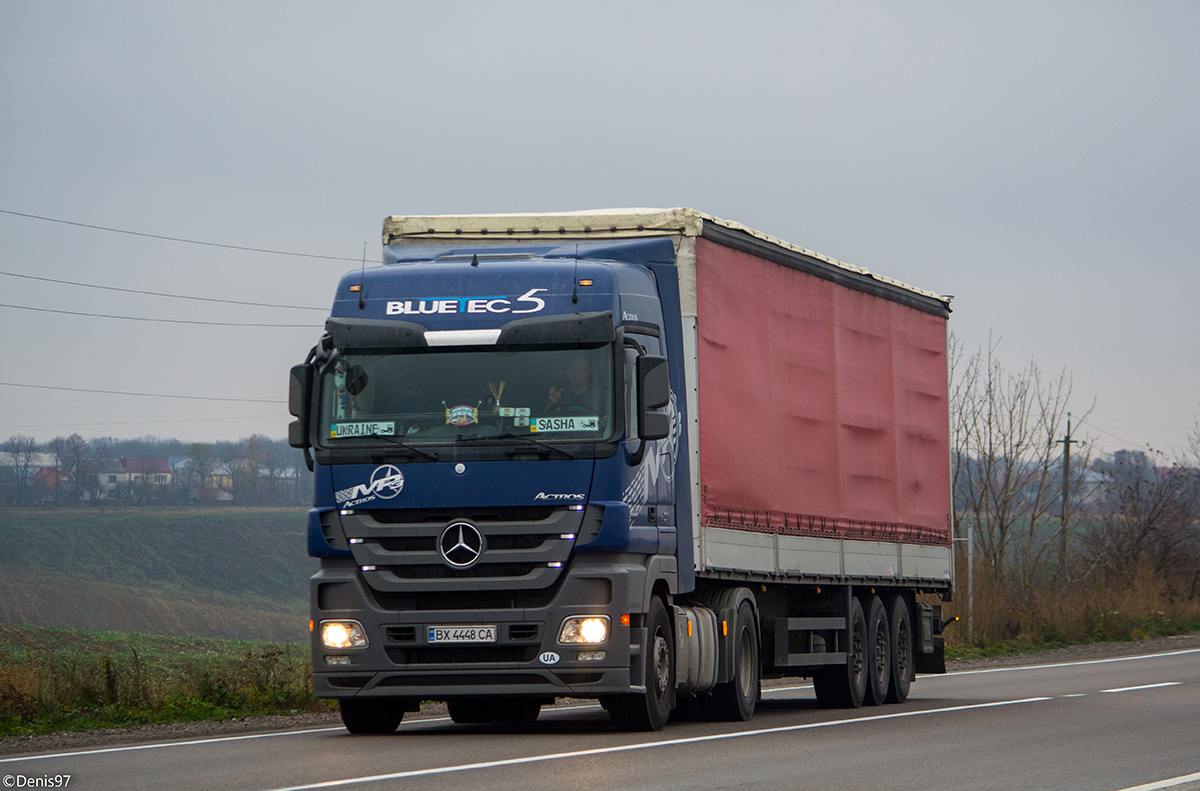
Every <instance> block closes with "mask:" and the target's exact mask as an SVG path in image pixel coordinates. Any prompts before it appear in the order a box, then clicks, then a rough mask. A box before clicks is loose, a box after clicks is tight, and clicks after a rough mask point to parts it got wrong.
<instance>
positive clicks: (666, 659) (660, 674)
mask: <svg viewBox="0 0 1200 791" xmlns="http://www.w3.org/2000/svg"><path fill="white" fill-rule="evenodd" d="M670 683H671V652H670V648H669V647H668V646H667V638H666V637H665V636H664V635H663V633H662V632H661V631H656V632H655V633H654V691H655V693H656V694H657V696H658V697H659V698H660V699H661V698H662V697H663V695H665V694H666V693H667V690H668V689H669V685H670Z"/></svg>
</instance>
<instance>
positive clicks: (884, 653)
mask: <svg viewBox="0 0 1200 791" xmlns="http://www.w3.org/2000/svg"><path fill="white" fill-rule="evenodd" d="M888 649H889V646H888V635H887V629H886V628H884V625H883V621H880V622H879V623H878V624H876V626H875V668H874V670H875V681H876V682H878V684H879V685H880V686H882V685H883V680H884V678H886V677H887V670H888Z"/></svg>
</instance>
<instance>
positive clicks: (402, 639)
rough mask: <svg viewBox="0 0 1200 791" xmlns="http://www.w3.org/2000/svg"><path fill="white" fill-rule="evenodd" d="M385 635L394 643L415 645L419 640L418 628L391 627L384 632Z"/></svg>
mask: <svg viewBox="0 0 1200 791" xmlns="http://www.w3.org/2000/svg"><path fill="white" fill-rule="evenodd" d="M384 635H385V636H386V637H387V639H388V641H389V642H392V643H415V642H416V640H417V627H415V626H389V627H388V628H387V629H386V630H384Z"/></svg>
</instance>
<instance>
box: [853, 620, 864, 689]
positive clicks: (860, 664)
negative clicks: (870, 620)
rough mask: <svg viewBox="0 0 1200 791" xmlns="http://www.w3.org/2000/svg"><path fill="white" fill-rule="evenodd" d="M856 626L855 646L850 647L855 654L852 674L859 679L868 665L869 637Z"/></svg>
mask: <svg viewBox="0 0 1200 791" xmlns="http://www.w3.org/2000/svg"><path fill="white" fill-rule="evenodd" d="M855 626H856V628H855V629H854V637H853V645H852V646H851V647H850V648H851V651H852V652H853V655H852V657H851V660H850V672H851V673H852V674H853V675H854V678H856V679H857V678H858V677H859V676H861V675H862V673H863V670H864V669H865V667H866V664H867V645H866V643H867V639H866V638H867V636H866V634H865V633H864V631H863V630H862V629H861V628H857V627H858V624H855Z"/></svg>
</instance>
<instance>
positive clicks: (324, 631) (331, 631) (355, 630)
mask: <svg viewBox="0 0 1200 791" xmlns="http://www.w3.org/2000/svg"><path fill="white" fill-rule="evenodd" d="M367 644H368V643H367V633H366V631H365V630H364V629H363V627H362V624H361V623H359V622H358V621H321V645H323V646H324V647H325V648H366V647H367Z"/></svg>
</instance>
